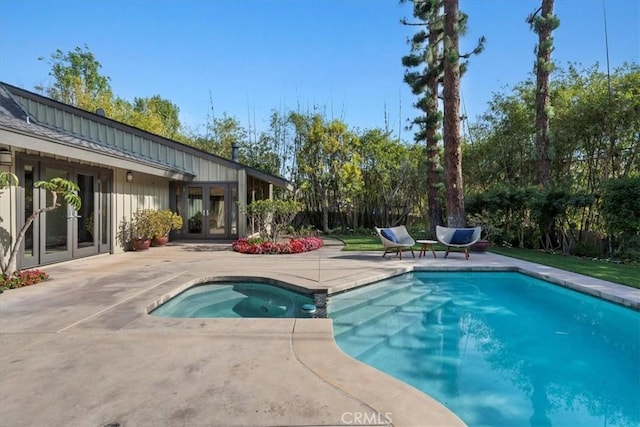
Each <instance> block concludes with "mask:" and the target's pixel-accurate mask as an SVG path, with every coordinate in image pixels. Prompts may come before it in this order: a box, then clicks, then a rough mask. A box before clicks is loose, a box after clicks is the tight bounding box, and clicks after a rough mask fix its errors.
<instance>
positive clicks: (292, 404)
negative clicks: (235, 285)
mask: <svg viewBox="0 0 640 427" xmlns="http://www.w3.org/2000/svg"><path fill="white" fill-rule="evenodd" d="M340 249H341V245H339V244H337V243H336V242H335V241H330V240H329V241H327V246H325V247H324V248H322V249H320V250H318V251H314V252H309V253H305V254H298V255H278V256H258V255H243V254H238V253H235V252H233V251H231V250H230V245H220V244H209V243H185V242H179V243H172V244H170V245H169V246H166V247H161V248H152V249H151V250H149V251H145V252H128V253H124V254H116V255H108V256H96V257H92V258H85V259H80V260H76V261H71V262H67V263H62V264H57V265H53V266H49V267H46V268H45V270H46V271H47V272H48V273H49V274H50V276H51V278H50V280H49V281H47V282H45V283H43V284H40V285H36V286H31V287H26V288H22V289H16V290H10V291H7V292H5V293H3V294H2V295H0V402H1V404H0V426H36V425H47V426H105V425H110V424H119V425H120V426H123V427H124V426H174V425H178V426H192V425H198V426H200V425H202V426H204V425H207V426H211V425H215V426H301V425H304V426H314V425H318V426H338V425H387V420H386V419H385V416H386V417H387V418H388V419H390V420H391V421H392V423H393V425H394V426H429V425H434V426H444V425H446V426H455V425H464V424H463V423H462V422H461V421H460V420H459V419H458V418H457V417H456V416H455V415H454V414H452V413H451V412H449V411H448V410H447V409H446V408H444V407H443V406H442V405H440V404H439V403H437V402H436V401H435V400H433V399H431V398H429V397H428V396H426V395H425V394H423V393H421V392H419V391H418V390H416V389H414V388H412V387H410V386H408V385H406V384H404V383H402V382H400V381H398V380H396V379H394V378H392V377H390V376H388V375H386V374H384V373H381V372H379V371H377V370H375V369H373V368H371V367H369V366H367V365H364V364H362V363H360V362H358V361H356V360H354V359H352V358H350V357H349V356H347V355H346V354H344V353H342V351H341V350H340V349H338V347H337V346H336V345H335V342H334V340H333V335H332V329H331V320H330V319H168V318H158V317H152V316H149V315H148V314H147V312H146V311H147V308H148V307H149V306H150V305H151V304H153V303H154V302H155V301H157V300H158V299H160V298H161V297H163V296H166V295H167V294H169V293H171V292H174V291H175V290H176V289H178V288H180V287H183V286H185V284H188V283H195V282H198V281H200V280H202V279H203V278H214V277H247V276H259V277H265V278H270V279H275V280H280V281H284V282H287V283H291V284H294V285H297V286H302V287H306V288H309V289H326V290H327V291H328V292H330V293H331V292H336V291H339V290H344V289H347V288H349V287H353V286H358V285H361V284H364V283H369V282H372V281H376V280H381V279H384V278H387V277H390V276H393V275H396V274H399V273H402V272H405V271H412V270H413V269H416V270H417V269H459V268H474V269H486V268H488V267H489V268H517V269H525V270H527V271H530V272H533V273H535V274H537V275H539V276H543V277H547V278H552V279H554V280H557V281H566V282H568V283H569V282H570V283H572V284H573V285H577V286H581V287H587V288H588V289H590V291H591V292H592V293H595V294H601V293H604V294H606V295H608V297H609V298H610V299H613V300H616V301H618V302H624V303H625V304H627V305H630V306H633V307H635V308H636V309H638V307H640V290H637V289H631V288H627V287H624V286H620V285H616V284H613V283H609V282H605V281H602V280H597V279H592V278H587V277H584V276H580V275H575V274H572V273H567V272H563V271H560V270H556V269H553V268H549V267H543V266H538V265H535V264H530V263H527V262H524V261H519V260H515V259H511V258H506V257H501V256H498V255H493V254H472V255H471V259H470V260H469V261H465V260H464V255H463V254H461V253H453V254H451V255H450V256H449V258H447V259H446V260H445V259H443V258H442V253H439V254H438V255H439V257H438V258H437V259H433V258H432V257H423V258H415V259H414V258H411V257H404V258H403V260H399V259H398V258H396V257H387V258H382V256H381V255H382V254H381V252H340ZM573 285H572V286H573Z"/></svg>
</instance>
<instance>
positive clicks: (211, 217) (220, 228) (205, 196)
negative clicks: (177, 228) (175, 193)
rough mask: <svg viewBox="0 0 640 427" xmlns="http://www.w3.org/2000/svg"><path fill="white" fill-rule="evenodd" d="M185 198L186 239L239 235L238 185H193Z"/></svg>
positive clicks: (188, 189)
mask: <svg viewBox="0 0 640 427" xmlns="http://www.w3.org/2000/svg"><path fill="white" fill-rule="evenodd" d="M185 199H186V200H185V209H184V212H185V213H186V214H185V215H186V218H185V223H186V234H187V237H190V238H203V239H232V238H236V237H237V236H238V189H237V186H236V184H231V183H209V184H190V185H188V186H187V188H186V191H185Z"/></svg>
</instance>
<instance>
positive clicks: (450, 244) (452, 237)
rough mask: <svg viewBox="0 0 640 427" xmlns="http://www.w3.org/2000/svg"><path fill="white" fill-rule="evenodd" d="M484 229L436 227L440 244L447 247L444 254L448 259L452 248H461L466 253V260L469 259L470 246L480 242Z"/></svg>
mask: <svg viewBox="0 0 640 427" xmlns="http://www.w3.org/2000/svg"><path fill="white" fill-rule="evenodd" d="M481 232H482V227H473V228H455V227H442V226H439V225H438V226H436V238H437V239H438V242H440V243H442V244H443V245H445V246H446V247H447V251H446V252H445V254H444V257H445V258H446V257H447V255H449V251H450V250H451V248H461V249H462V250H463V251H464V257H465V259H467V260H468V259H469V246H471V245H473V244H474V243H475V242H477V241H478V240H480V233H481Z"/></svg>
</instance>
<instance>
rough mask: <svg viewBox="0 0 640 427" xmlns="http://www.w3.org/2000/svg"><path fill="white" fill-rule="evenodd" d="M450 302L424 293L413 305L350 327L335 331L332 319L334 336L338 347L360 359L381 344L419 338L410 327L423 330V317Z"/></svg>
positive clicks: (424, 318) (388, 344)
mask: <svg viewBox="0 0 640 427" xmlns="http://www.w3.org/2000/svg"><path fill="white" fill-rule="evenodd" d="M449 302H451V299H450V298H448V297H444V296H438V297H436V296H427V297H426V298H419V299H416V300H415V301H414V303H413V304H411V305H407V306H404V307H398V308H397V309H396V310H393V311H387V312H386V313H385V314H386V315H381V316H379V317H377V318H375V319H371V321H369V322H364V323H361V324H358V325H355V326H354V327H351V328H344V329H339V332H336V327H335V322H336V321H338V322H340V319H336V320H334V336H335V338H336V342H337V343H338V345H339V347H340V348H341V349H342V350H343V351H344V352H346V353H347V354H349V355H351V356H353V357H356V358H361V357H363V356H365V355H366V354H367V353H368V352H372V351H376V349H377V348H379V347H381V346H394V347H395V346H398V347H402V346H404V345H405V344H406V340H407V339H409V340H417V339H420V333H415V332H413V333H412V332H411V330H412V329H419V330H421V332H423V330H424V326H422V325H421V324H426V322H425V320H426V319H427V317H428V316H429V315H430V314H432V313H433V315H434V316H436V314H435V313H437V310H439V309H440V308H442V307H443V306H445V305H446V304H448V303H449Z"/></svg>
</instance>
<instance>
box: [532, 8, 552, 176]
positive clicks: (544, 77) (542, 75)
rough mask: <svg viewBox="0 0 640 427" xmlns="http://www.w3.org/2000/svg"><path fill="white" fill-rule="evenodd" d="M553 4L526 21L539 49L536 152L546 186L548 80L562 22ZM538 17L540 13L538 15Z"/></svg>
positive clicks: (548, 174) (548, 117)
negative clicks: (554, 38) (555, 38)
mask: <svg viewBox="0 0 640 427" xmlns="http://www.w3.org/2000/svg"><path fill="white" fill-rule="evenodd" d="M553 3H554V0H542V6H540V8H538V10H536V11H535V12H533V13H532V14H531V15H529V17H528V18H527V22H528V23H529V25H530V26H531V28H532V29H533V31H534V32H535V33H536V34H538V46H537V47H536V63H535V70H536V149H537V172H538V184H540V185H543V186H547V185H549V183H550V181H551V171H550V160H549V121H550V120H551V117H552V109H551V99H550V93H549V76H550V74H551V72H552V71H553V62H551V52H553V37H552V36H551V34H552V32H553V30H555V29H556V28H558V26H559V25H560V20H559V19H558V18H557V17H556V16H555V15H554V14H553ZM538 13H540V14H539V15H538Z"/></svg>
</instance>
